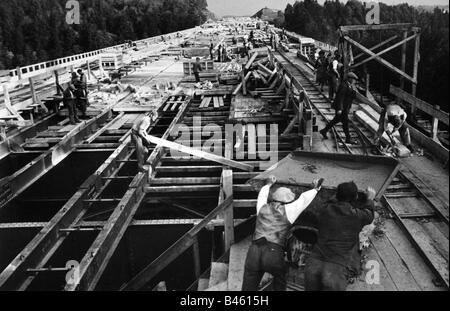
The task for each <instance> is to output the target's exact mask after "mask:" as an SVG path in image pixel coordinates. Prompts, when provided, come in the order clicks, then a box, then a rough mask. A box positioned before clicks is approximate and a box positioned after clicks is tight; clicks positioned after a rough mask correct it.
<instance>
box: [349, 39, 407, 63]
mask: <svg viewBox="0 0 450 311" xmlns="http://www.w3.org/2000/svg"><path fill="white" fill-rule="evenodd" d="M397 37H398V36H397V35H395V36H392V37H390V38H389V39H386V40H384V41H382V42H380V43H378V44H377V45H374V46H372V47H371V48H369V50H371V51H373V50H375V49H378V48H379V47H382V46H383V45H385V44H387V43H389V42H391V41H392V40H395V39H396V38H397ZM363 55H365V53H361V54H358V55H356V56H355V57H354V58H353V60H354V61H355V60H357V59H358V58H360V57H362V56H363Z"/></svg>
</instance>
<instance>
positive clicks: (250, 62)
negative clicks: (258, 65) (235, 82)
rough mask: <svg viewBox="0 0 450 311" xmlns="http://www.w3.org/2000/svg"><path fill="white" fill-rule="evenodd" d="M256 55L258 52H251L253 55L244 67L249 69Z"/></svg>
mask: <svg viewBox="0 0 450 311" xmlns="http://www.w3.org/2000/svg"><path fill="white" fill-rule="evenodd" d="M256 57H258V52H255V53H253V55H252V56H251V57H250V59H249V60H248V62H247V64H246V65H245V69H246V70H249V69H250V67H251V65H252V64H253V62H254V61H255V59H256Z"/></svg>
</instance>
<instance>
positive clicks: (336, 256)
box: [305, 182, 376, 291]
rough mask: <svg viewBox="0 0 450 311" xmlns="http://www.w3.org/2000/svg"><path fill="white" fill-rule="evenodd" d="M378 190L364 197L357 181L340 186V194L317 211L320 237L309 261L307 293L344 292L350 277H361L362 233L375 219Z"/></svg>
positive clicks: (306, 268) (338, 192) (307, 266)
mask: <svg viewBox="0 0 450 311" xmlns="http://www.w3.org/2000/svg"><path fill="white" fill-rule="evenodd" d="M375 194H376V193H375V190H374V189H373V188H371V187H368V188H367V190H366V191H365V192H364V193H361V196H359V195H358V187H357V186H356V184H355V183H354V182H346V183H342V184H340V185H338V187H337V191H336V195H335V196H334V197H332V198H331V199H330V200H328V201H327V202H326V203H324V204H323V205H322V206H320V207H319V208H317V209H316V210H315V211H314V213H315V214H316V219H317V229H318V236H317V242H316V243H315V245H314V247H313V250H312V252H311V255H310V256H309V257H308V258H307V260H306V266H305V289H306V290H307V291H326V290H332V291H344V290H346V288H347V285H348V278H351V277H354V276H356V275H358V274H359V270H360V265H361V256H360V252H359V233H360V232H361V230H362V229H363V227H364V226H366V225H369V224H371V223H372V222H373V220H374V201H373V200H374V198H375Z"/></svg>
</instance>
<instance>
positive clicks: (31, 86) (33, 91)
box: [28, 78, 38, 104]
mask: <svg viewBox="0 0 450 311" xmlns="http://www.w3.org/2000/svg"><path fill="white" fill-rule="evenodd" d="M28 82H29V83H30V91H31V99H32V100H33V104H38V99H37V96H36V90H35V88H34V81H33V78H28Z"/></svg>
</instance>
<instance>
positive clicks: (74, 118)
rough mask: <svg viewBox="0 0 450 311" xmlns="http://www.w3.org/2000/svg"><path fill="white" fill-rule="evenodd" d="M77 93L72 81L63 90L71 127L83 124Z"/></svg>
mask: <svg viewBox="0 0 450 311" xmlns="http://www.w3.org/2000/svg"><path fill="white" fill-rule="evenodd" d="M75 75H76V73H75ZM72 77H73V74H72ZM75 92H76V87H75V85H74V84H73V83H72V80H71V81H70V82H69V83H67V87H66V88H65V89H64V90H63V103H64V106H65V107H67V110H68V112H69V123H70V124H71V125H76V124H77V123H80V122H81V121H80V119H78V112H77V105H76V97H75Z"/></svg>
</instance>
